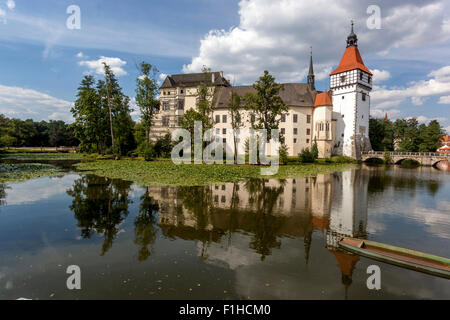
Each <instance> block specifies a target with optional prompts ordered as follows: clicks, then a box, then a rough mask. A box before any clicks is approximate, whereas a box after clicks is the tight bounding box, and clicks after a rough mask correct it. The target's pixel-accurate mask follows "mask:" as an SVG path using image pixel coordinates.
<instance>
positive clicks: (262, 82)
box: [244, 70, 289, 140]
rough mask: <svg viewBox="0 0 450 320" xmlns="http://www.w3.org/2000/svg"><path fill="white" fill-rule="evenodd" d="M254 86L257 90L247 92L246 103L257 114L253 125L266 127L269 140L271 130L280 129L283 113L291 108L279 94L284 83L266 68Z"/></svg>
mask: <svg viewBox="0 0 450 320" xmlns="http://www.w3.org/2000/svg"><path fill="white" fill-rule="evenodd" d="M253 88H254V89H255V90H256V92H255V93H247V94H246V95H245V96H244V104H245V106H246V108H247V109H249V110H250V111H251V112H252V113H253V114H254V115H255V119H254V121H253V122H252V127H253V128H254V129H266V130H267V139H268V140H269V139H270V138H271V130H272V129H278V127H279V124H280V121H281V119H280V118H281V115H282V114H286V113H287V112H288V110H289V108H288V106H287V105H286V104H285V103H284V102H283V100H282V99H281V97H280V95H279V93H280V91H281V90H282V89H283V85H282V84H278V83H276V81H275V78H274V77H273V76H272V75H270V74H269V71H267V70H266V71H264V75H263V76H261V77H260V78H259V80H257V81H256V82H255V84H254V85H253Z"/></svg>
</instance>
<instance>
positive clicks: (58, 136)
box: [0, 115, 79, 147]
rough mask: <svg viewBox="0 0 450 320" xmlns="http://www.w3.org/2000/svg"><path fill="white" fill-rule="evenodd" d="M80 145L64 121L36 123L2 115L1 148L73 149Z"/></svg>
mask: <svg viewBox="0 0 450 320" xmlns="http://www.w3.org/2000/svg"><path fill="white" fill-rule="evenodd" d="M78 143H79V142H78V140H77V139H75V137H74V135H73V130H72V129H71V128H70V126H69V125H67V124H65V123H64V122H63V121H54V120H51V121H50V122H46V121H40V122H34V121H33V120H30V119H29V120H20V119H9V118H6V117H5V116H3V115H0V147H60V146H68V147H69V146H70V147H72V146H77V145H78Z"/></svg>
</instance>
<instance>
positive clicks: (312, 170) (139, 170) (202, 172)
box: [77, 160, 354, 186]
mask: <svg viewBox="0 0 450 320" xmlns="http://www.w3.org/2000/svg"><path fill="white" fill-rule="evenodd" d="M352 167H354V165H352V164H338V163H327V164H322V163H316V164H302V165H300V164H299V165H287V166H280V169H279V171H278V174H277V175H274V176H261V174H260V169H261V167H258V166H250V165H239V166H238V165H180V166H177V165H175V164H173V163H172V162H171V161H153V162H144V161H130V160H119V161H109V160H107V161H93V162H83V163H79V164H77V168H78V169H79V170H80V171H85V172H89V173H93V174H96V175H99V176H105V177H109V178H118V179H124V180H128V181H133V182H136V183H138V184H140V185H142V186H151V185H190V186H195V185H208V184H212V183H225V182H238V181H242V180H245V179H250V178H266V179H283V178H293V177H304V176H314V175H316V174H319V173H332V172H336V171H342V170H345V169H349V168H352Z"/></svg>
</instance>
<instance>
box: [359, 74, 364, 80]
mask: <svg viewBox="0 0 450 320" xmlns="http://www.w3.org/2000/svg"><path fill="white" fill-rule="evenodd" d="M362 79H363V73H362V72H360V73H359V80H362Z"/></svg>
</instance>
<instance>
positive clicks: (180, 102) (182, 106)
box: [178, 100, 184, 110]
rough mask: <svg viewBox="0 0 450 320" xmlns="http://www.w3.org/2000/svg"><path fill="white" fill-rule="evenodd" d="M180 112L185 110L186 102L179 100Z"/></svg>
mask: <svg viewBox="0 0 450 320" xmlns="http://www.w3.org/2000/svg"><path fill="white" fill-rule="evenodd" d="M178 110H184V100H178Z"/></svg>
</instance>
